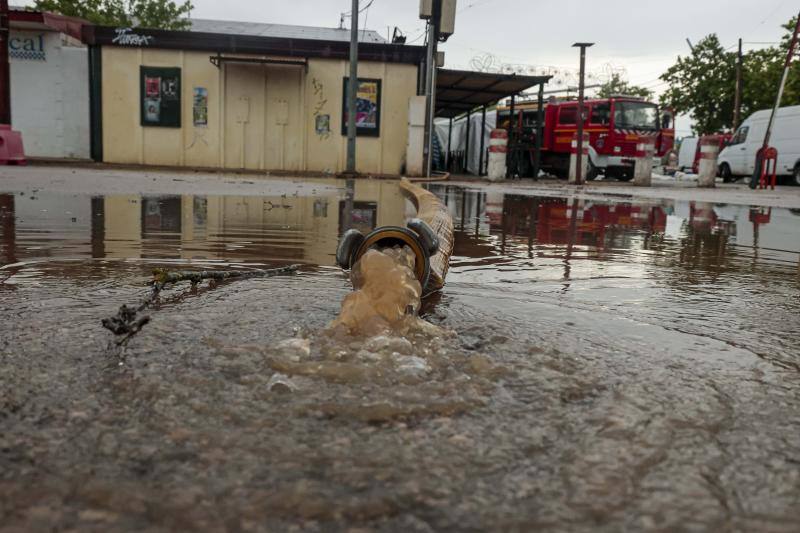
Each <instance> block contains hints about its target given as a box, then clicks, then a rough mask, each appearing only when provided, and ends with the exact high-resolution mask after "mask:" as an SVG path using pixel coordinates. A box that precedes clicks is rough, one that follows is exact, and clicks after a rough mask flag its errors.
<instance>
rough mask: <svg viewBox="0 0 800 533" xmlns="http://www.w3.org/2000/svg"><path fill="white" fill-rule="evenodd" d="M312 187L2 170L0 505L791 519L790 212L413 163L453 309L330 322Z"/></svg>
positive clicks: (793, 262)
mask: <svg viewBox="0 0 800 533" xmlns="http://www.w3.org/2000/svg"><path fill="white" fill-rule="evenodd" d="M339 187H340V188H339V189H338V192H337V193H336V194H332V193H330V191H326V192H325V193H320V195H310V196H303V195H298V196H292V195H291V194H287V195H276V196H274V197H257V196H250V197H232V196H200V195H197V196H189V195H182V196H151V195H148V194H146V193H145V194H142V195H116V196H115V195H109V196H95V197H92V196H81V195H77V196H72V195H59V194H52V193H48V192H47V191H46V190H42V191H33V190H27V191H8V193H1V194H0V354H2V355H1V356H0V357H1V358H0V531H4V532H5V531H66V530H70V531H119V530H136V531H200V530H208V531H287V530H297V531H348V530H350V531H372V530H375V531H406V532H410V531H442V530H452V531H531V530H550V531H623V530H624V531H725V530H732V531H797V529H798V527H799V526H798V524H800V335H798V326H800V267H799V259H798V258H799V255H798V254H799V253H800V213H798V212H796V211H790V210H784V209H771V210H770V209H767V208H752V209H751V208H749V207H746V206H737V205H712V204H701V203H688V202H676V201H664V202H659V201H653V202H644V203H643V202H628V201H624V200H620V201H612V200H597V201H588V200H580V201H578V200H574V199H573V198H559V197H535V196H522V195H520V196H511V195H505V196H504V195H502V194H495V193H491V192H488V193H487V192H483V191H477V190H469V189H463V188H457V187H445V186H432V190H433V191H434V192H435V193H436V194H437V195H439V196H440V197H441V198H443V200H444V201H445V202H446V203H447V205H448V207H449V209H450V210H451V212H452V214H453V218H454V221H455V226H456V229H457V231H456V239H455V252H454V255H453V257H452V268H451V271H450V274H449V277H448V280H447V281H448V283H447V286H446V288H445V289H444V291H442V292H441V294H439V295H437V296H436V297H434V298H432V299H429V300H428V301H427V302H425V304H424V306H423V312H424V316H425V317H426V319H427V320H428V321H430V322H431V323H433V324H436V325H437V326H439V327H441V328H444V329H445V330H447V331H449V332H450V333H449V334H448V335H444V336H438V337H425V336H422V337H412V338H409V339H397V338H385V337H384V338H378V339H352V340H351V341H348V340H345V341H341V340H336V341H335V342H334V341H333V340H331V339H327V338H325V337H324V336H322V335H321V334H320V331H322V330H323V329H324V328H325V327H326V326H327V325H328V324H329V322H330V321H331V320H332V319H333V318H334V317H335V316H336V314H337V311H338V310H339V306H340V303H341V301H342V299H343V297H344V296H345V295H347V294H348V292H349V291H350V285H349V282H348V280H347V278H346V276H345V275H343V274H342V273H341V272H340V271H339V269H337V268H335V267H334V266H333V263H334V251H335V247H336V242H337V236H338V235H339V234H340V233H341V232H342V231H343V230H344V229H345V226H347V225H348V224H349V225H352V226H354V227H357V228H360V229H362V230H369V229H370V228H373V227H375V226H379V225H386V224H397V223H401V222H402V221H403V220H404V218H405V217H407V216H409V215H410V214H412V213H413V209H412V207H411V206H410V205H409V204H408V203H407V202H406V201H405V200H403V199H402V197H401V195H400V194H399V192H398V190H397V186H396V184H394V183H392V182H358V183H357V186H356V190H355V194H354V198H352V201H348V199H347V195H346V193H345V191H344V189H343V184H339ZM1 188H2V186H1V185H0V189H1ZM302 194H308V192H304V193H302ZM351 203H352V206H351V205H350V204H351ZM348 220H349V221H350V222H349V223H348V222H347V221H348ZM290 263H299V264H302V265H303V267H302V269H301V272H300V273H299V274H298V275H295V276H291V277H279V278H269V279H247V280H241V281H234V282H227V283H221V284H219V285H216V286H209V285H207V284H203V285H201V286H199V287H198V288H197V289H196V290H191V289H190V288H189V287H186V286H178V287H175V288H173V289H171V290H170V291H167V292H166V293H165V294H163V295H162V298H161V301H160V303H159V305H157V306H156V308H155V309H153V310H151V311H150V312H149V314H150V316H151V317H152V322H151V323H150V324H148V325H147V326H146V327H145V329H144V330H143V331H142V332H141V333H139V334H138V335H137V336H136V337H135V338H134V339H133V340H132V341H131V342H130V343H129V345H128V346H127V347H126V348H124V349H120V348H117V347H116V346H115V345H114V344H113V343H112V342H111V341H112V335H111V334H110V333H108V332H107V331H105V330H103V329H102V328H101V327H100V320H101V319H102V318H104V317H106V316H110V315H112V314H113V313H114V312H115V311H116V309H117V308H118V307H119V306H120V305H121V304H123V303H134V302H136V301H137V299H138V298H139V297H141V296H143V295H144V294H146V292H147V289H146V285H145V284H146V282H147V279H148V276H149V272H150V271H151V270H152V268H154V267H167V268H171V269H193V268H198V269H200V268H203V269H209V268H211V269H213V268H241V269H250V268H263V267H266V266H279V265H285V264H290ZM278 373H280V374H282V375H283V376H284V377H283V378H280V379H284V380H286V381H285V383H284V385H283V386H278V387H276V386H274V384H275V376H276V374H278Z"/></svg>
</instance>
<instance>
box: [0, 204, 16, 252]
mask: <svg viewBox="0 0 800 533" xmlns="http://www.w3.org/2000/svg"><path fill="white" fill-rule="evenodd" d="M0 229H2V239H0V264H2V263H5V264H11V263H16V262H17V255H16V243H15V240H16V237H17V230H16V227H15V218H14V195H13V194H0Z"/></svg>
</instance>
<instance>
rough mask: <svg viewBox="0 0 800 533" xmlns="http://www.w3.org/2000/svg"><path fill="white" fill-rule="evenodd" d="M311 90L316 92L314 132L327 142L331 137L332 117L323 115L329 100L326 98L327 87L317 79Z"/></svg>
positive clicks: (328, 114) (313, 82) (312, 81)
mask: <svg viewBox="0 0 800 533" xmlns="http://www.w3.org/2000/svg"><path fill="white" fill-rule="evenodd" d="M311 88H312V90H313V91H314V98H315V99H316V101H315V102H314V131H315V132H316V133H317V135H318V136H319V138H320V139H322V140H327V139H328V138H329V137H330V136H331V115H330V113H323V111H324V110H325V105H326V104H327V103H328V99H327V98H325V86H324V85H323V84H322V82H321V81H319V80H318V79H317V78H312V79H311Z"/></svg>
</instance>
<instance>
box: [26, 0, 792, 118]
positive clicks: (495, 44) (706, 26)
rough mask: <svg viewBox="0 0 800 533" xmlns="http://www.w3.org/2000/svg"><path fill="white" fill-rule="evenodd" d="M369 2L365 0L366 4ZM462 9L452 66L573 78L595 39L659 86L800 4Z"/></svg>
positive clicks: (245, 5) (484, 0) (297, 13)
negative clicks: (708, 38) (676, 70)
mask: <svg viewBox="0 0 800 533" xmlns="http://www.w3.org/2000/svg"><path fill="white" fill-rule="evenodd" d="M369 2H370V0H361V6H362V7H363V6H366V5H367V4H368V3H369ZM11 3H12V4H15V3H17V2H13V1H12V2H11ZM27 3H29V4H30V3H32V2H27ZM193 3H194V5H195V9H194V11H193V13H192V16H193V17H195V18H212V19H225V20H242V21H253V22H272V23H282V24H300V25H310V26H329V27H336V26H338V25H339V21H340V17H341V14H342V13H343V12H348V11H349V10H350V5H351V0H291V1H287V0H224V1H220V0H193ZM458 6H459V7H458V13H457V17H456V33H455V35H453V36H452V37H451V38H450V40H449V41H448V42H447V43H445V44H444V45H442V47H441V49H442V50H444V51H445V53H446V62H447V66H448V67H452V68H470V67H471V64H472V63H473V58H476V56H478V57H480V58H481V60H482V61H486V57H487V54H491V56H492V61H493V62H494V63H495V64H513V65H528V66H534V67H538V68H545V67H550V69H551V71H553V70H558V69H564V71H565V72H564V76H565V77H566V78H567V79H568V78H569V76H570V74H569V70H573V69H575V68H576V67H577V63H578V55H577V51H576V50H575V49H573V48H570V46H571V45H572V43H574V42H576V41H589V42H595V43H596V45H595V46H594V48H591V49H590V50H589V55H588V62H587V67H588V70H589V71H590V72H592V73H593V74H597V75H598V76H602V75H603V73H604V72H606V73H607V72H608V71H609V69H615V70H620V69H624V72H625V73H626V74H627V78H628V80H629V81H631V82H632V83H635V84H637V85H644V86H646V87H648V88H651V89H653V90H654V91H656V92H660V90H662V89H663V87H664V86H663V83H662V82H660V81H659V80H658V77H659V75H660V74H661V73H662V72H663V71H664V70H665V69H666V68H667V67H669V66H670V65H671V64H672V63H673V62H674V60H675V58H676V57H677V56H678V55H679V54H686V53H687V52H688V51H689V47H688V45H687V43H686V38H689V39H690V40H691V41H692V42H697V41H698V40H700V39H701V38H702V37H704V36H705V35H708V34H709V33H717V34H718V35H719V36H720V39H721V40H722V43H723V44H724V45H725V46H731V47H734V46H735V44H736V41H737V39H738V38H739V37H741V38H743V39H744V40H745V42H747V43H753V44H746V45H745V48H753V47H760V46H764V44H763V43H771V42H776V41H778V40H779V39H780V37H781V36H782V35H783V30H782V29H781V28H780V25H781V24H783V23H785V22H787V21H788V20H789V19H790V18H791V17H792V16H794V15H795V14H797V12H798V9H800V5H799V4H798V2H797V1H796V0H795V1H792V0H670V1H669V2H653V1H652V0H649V1H644V0H605V1H604V2H590V1H587V0H583V1H579V0H458ZM418 10H419V0H372V5H371V7H370V8H369V9H367V10H365V11H364V12H363V13H362V14H361V19H360V20H361V23H360V24H361V27H363V26H364V23H365V22H366V27H367V28H369V29H372V30H376V31H378V32H380V33H381V34H382V35H384V36H385V35H386V34H387V32H388V31H389V29H391V28H394V27H395V26H398V27H399V28H400V29H401V30H402V31H403V32H404V33H405V34H406V35H407V36H408V38H409V39H408V40H409V42H411V41H414V40H415V39H417V38H418V39H419V40H418V41H416V42H415V43H414V44H422V42H423V37H422V33H423V29H424V24H423V22H422V21H420V20H419V18H418ZM345 27H349V21H345ZM558 71H559V73H562V71H560V70H558ZM566 81H568V80H566ZM566 81H565V82H566ZM681 122H684V121H681ZM678 126H679V128H680V129H685V128H686V127H687V124H685V123H684V124H681V123H679V124H678Z"/></svg>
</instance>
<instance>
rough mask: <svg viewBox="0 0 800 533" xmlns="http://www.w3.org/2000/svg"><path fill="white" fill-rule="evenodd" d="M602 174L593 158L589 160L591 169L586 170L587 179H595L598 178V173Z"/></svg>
mask: <svg viewBox="0 0 800 533" xmlns="http://www.w3.org/2000/svg"><path fill="white" fill-rule="evenodd" d="M598 174H600V171H599V170H597V167H596V166H594V163H592V160H591V159H590V160H589V170H588V171H587V172H586V181H594V180H595V179H597V175H598Z"/></svg>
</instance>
